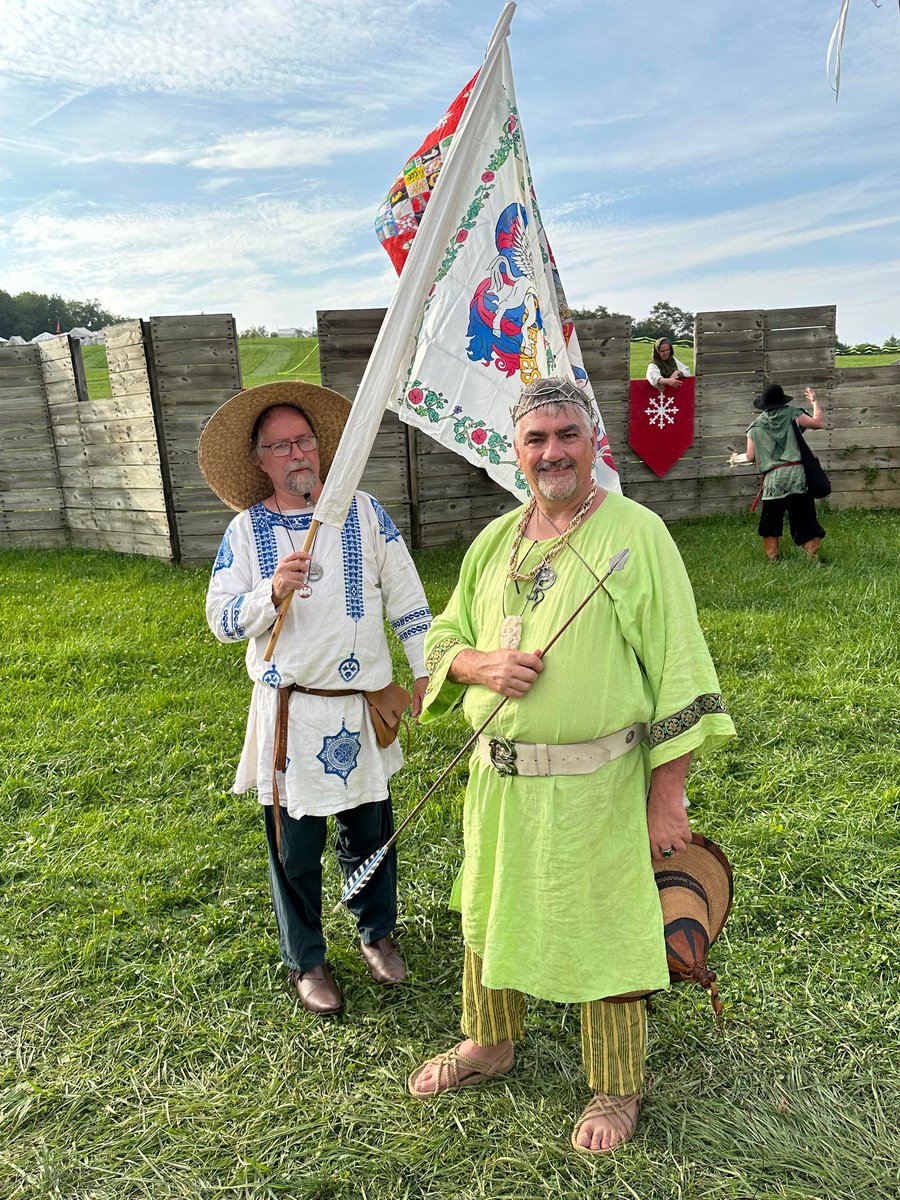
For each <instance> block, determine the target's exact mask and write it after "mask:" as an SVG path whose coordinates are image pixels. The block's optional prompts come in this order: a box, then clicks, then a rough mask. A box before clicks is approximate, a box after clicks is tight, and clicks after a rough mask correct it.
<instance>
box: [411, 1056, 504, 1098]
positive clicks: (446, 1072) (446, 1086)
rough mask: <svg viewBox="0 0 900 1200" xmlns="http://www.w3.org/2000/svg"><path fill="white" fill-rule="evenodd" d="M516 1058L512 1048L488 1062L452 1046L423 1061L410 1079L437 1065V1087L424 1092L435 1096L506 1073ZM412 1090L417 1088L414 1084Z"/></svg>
mask: <svg viewBox="0 0 900 1200" xmlns="http://www.w3.org/2000/svg"><path fill="white" fill-rule="evenodd" d="M514 1059H515V1052H514V1050H513V1049H512V1048H510V1051H509V1054H508V1055H504V1056H503V1057H502V1058H500V1059H498V1061H497V1062H496V1063H486V1062H481V1061H480V1060H479V1059H477V1058H471V1057H470V1056H469V1055H468V1054H461V1053H460V1050H459V1047H458V1046H451V1048H450V1049H449V1050H444V1051H443V1052H442V1053H441V1054H435V1056H434V1057H433V1058H430V1059H429V1060H428V1061H427V1062H425V1063H423V1064H422V1066H421V1067H419V1069H418V1070H417V1071H416V1072H415V1073H414V1076H411V1077H410V1079H411V1080H412V1079H413V1078H414V1077H415V1076H417V1075H419V1074H420V1073H421V1072H422V1071H424V1070H425V1068H426V1067H437V1081H436V1082H437V1087H436V1088H435V1089H434V1091H433V1092H427V1093H424V1094H425V1095H429V1096H433V1095H437V1094H438V1093H439V1092H448V1091H451V1090H452V1089H454V1088H459V1087H466V1086H468V1085H470V1084H473V1083H483V1082H485V1081H487V1080H489V1079H495V1078H497V1077H498V1076H500V1075H505V1074H506V1073H507V1071H509V1069H510V1067H511V1066H512V1065H513V1061H514ZM411 1090H413V1091H414V1090H415V1089H414V1088H412V1085H411Z"/></svg>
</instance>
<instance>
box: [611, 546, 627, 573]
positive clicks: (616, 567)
mask: <svg viewBox="0 0 900 1200" xmlns="http://www.w3.org/2000/svg"><path fill="white" fill-rule="evenodd" d="M628 553H629V552H628V550H620V551H619V553H618V554H614V555H613V556H612V558H611V559H610V560H609V574H610V575H612V573H613V571H621V570H622V568H623V567H624V566H625V563H626V561H627V559H628Z"/></svg>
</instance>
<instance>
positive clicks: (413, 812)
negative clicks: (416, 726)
mask: <svg viewBox="0 0 900 1200" xmlns="http://www.w3.org/2000/svg"><path fill="white" fill-rule="evenodd" d="M613 562H614V563H615V565H611V566H610V568H609V570H608V571H607V572H606V574H605V575H604V576H603V577H602V578H601V579H599V580H598V581H597V584H596V586H594V587H592V588H591V590H590V591H589V592H588V594H587V595H586V596H585V598H584V599H583V600H582V601H581V603H580V604H579V605H578V607H577V608H576V609H575V610H574V611H573V612H572V613H570V614H569V616H568V617H567V618H566V620H565V621H564V622H563V624H562V625H560V627H559V629H557V631H556V633H554V635H553V637H552V638H551V639H550V641H549V642H548V643H547V645H546V646H545V647H544V648H543V650H538V651H537V657H538V658H544V656H545V655H546V653H547V651H548V650H549V649H550V647H551V646H552V645H553V644H554V643H555V642H556V641H557V640H558V639H559V638H560V637H561V636H562V635H563V634H564V633H565V631H566V630H567V629H568V628H569V626H570V625H571V624H572V622H573V621H574V620H575V618H576V617H577V616H578V614H579V613H580V612H581V610H582V609H583V608H584V607H585V606H586V605H587V604H589V603H590V601H591V600H592V599H593V598H594V596H596V595H597V593H598V592H599V591H600V589H601V588H602V587H603V585H604V583H606V581H607V579H609V577H610V575H612V573H613V571H616V570H619V568H620V566H621V562H620V556H619V555H617V556H616V558H615V559H613ZM511 698H512V697H510V696H503V697H501V699H500V701H499V702H498V703H497V704H496V705H495V706H494V708H492V709H491V711H490V712H489V713H488V715H487V716H486V717H485V719H484V720H483V721H482V722H481V724H480V725H479V726H478V728H477V729H476V730H475V732H474V733H473V734H472V736H471V737H470V738H469V739H468V741H467V742H466V743H465V745H464V746H463V747H462V748H461V749H460V750H459V751H458V752H457V753H456V754H455V755H454V756H453V759H452V760H451V762H450V763H449V764H448V765H447V766H446V767H445V768H444V770H443V771H442V772H441V774H440V775H439V776H438V778H437V779H436V780H435V781H434V783H433V784H432V785H431V787H430V788H429V789H428V791H427V792H426V793H425V795H424V796H423V797H422V799H421V800H420V801H419V802H418V804H416V805H415V806H414V807H413V808H412V809H410V811H409V812H408V813H407V815H406V817H405V818H404V819H403V821H401V823H400V824H399V825H398V826H397V828H396V829H395V830H394V832H393V833H392V834H391V836H390V838H388V840H387V841H386V842H385V844H384V846H383V847H382V850H390V848H391V846H393V844H394V843H395V842H396V840H397V838H399V836H400V834H401V833H402V832H403V830H404V829H405V828H406V827H407V825H409V823H410V821H412V820H414V819H415V818H416V817H417V816H418V815H419V813H420V812H421V811H422V809H423V808H424V807H425V805H426V803H427V802H428V801H429V800H430V799H431V797H432V796H433V795H434V793H435V792H436V791H437V790H438V788H439V787H440V786H441V784H442V783H443V782H444V780H445V779H446V778H447V776H448V775H449V774H450V772H451V771H452V770H453V768H454V767H455V766H456V764H457V763H458V762H459V760H460V759H461V758H462V757H463V755H464V754H465V753H466V751H467V750H470V749H471V748H472V746H474V744H475V742H476V741H477V740H478V738H479V737H480V736H481V734H482V733H484V731H485V729H487V727H488V725H490V723H491V721H493V719H494V717H496V716H497V714H498V713H499V712H500V710H501V709H502V708H503V706H504V705H505V704H506V703H507V702H508V701H509V700H510V699H511Z"/></svg>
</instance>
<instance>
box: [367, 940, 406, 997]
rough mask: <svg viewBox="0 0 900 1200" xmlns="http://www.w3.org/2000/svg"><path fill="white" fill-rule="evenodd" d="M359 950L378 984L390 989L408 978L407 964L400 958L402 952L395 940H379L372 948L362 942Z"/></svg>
mask: <svg viewBox="0 0 900 1200" xmlns="http://www.w3.org/2000/svg"><path fill="white" fill-rule="evenodd" d="M359 948H360V950H361V951H362V956H363V958H364V959H365V960H366V963H367V964H368V967H369V972H370V974H371V976H372V978H373V979H374V980H375V982H376V983H383V984H385V986H387V987H390V986H391V985H393V984H395V983H402V982H403V980H404V979H405V978H406V963H405V962H404V961H403V959H402V958H401V957H400V951H399V950H398V949H397V947H396V945H395V944H394V939H393V938H390V937H383V938H379V940H378V941H377V942H373V943H372V945H371V946H367V945H366V943H365V942H360V943H359Z"/></svg>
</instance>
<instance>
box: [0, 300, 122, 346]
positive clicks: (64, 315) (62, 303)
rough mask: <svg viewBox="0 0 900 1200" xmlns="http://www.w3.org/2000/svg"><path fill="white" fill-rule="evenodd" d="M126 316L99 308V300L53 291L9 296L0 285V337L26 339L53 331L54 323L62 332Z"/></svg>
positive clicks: (90, 327) (109, 323)
mask: <svg viewBox="0 0 900 1200" xmlns="http://www.w3.org/2000/svg"><path fill="white" fill-rule="evenodd" d="M128 319H129V318H128V317H120V316H116V315H115V314H114V313H111V312H109V311H108V310H107V309H105V308H102V307H101V306H100V301H99V300H64V299H63V298H62V296H60V295H58V294H57V293H55V292H54V293H53V295H51V296H47V295H44V294H43V293H42V292H19V293H18V295H15V296H13V295H11V294H10V293H9V292H4V291H3V290H2V288H0V337H4V338H11V337H14V336H16V335H18V336H19V337H22V338H24V339H25V341H26V342H30V341H31V339H32V338H33V337H37V335H38V334H39V333H56V329H57V326H59V329H60V331H61V332H62V333H66V332H68V330H70V329H74V328H75V327H76V326H80V327H82V328H84V329H102V328H103V327H104V325H115V324H116V322H117V321H127V320H128Z"/></svg>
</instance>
